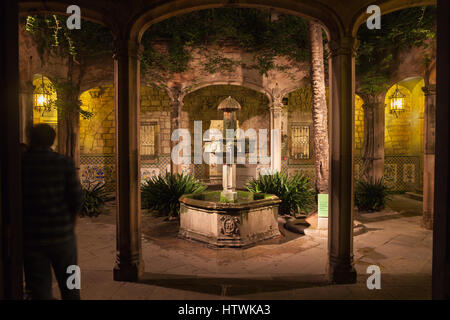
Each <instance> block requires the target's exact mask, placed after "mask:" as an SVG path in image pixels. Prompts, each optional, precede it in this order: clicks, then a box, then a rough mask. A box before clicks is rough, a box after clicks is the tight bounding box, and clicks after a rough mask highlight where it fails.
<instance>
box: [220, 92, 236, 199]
mask: <svg viewBox="0 0 450 320" xmlns="http://www.w3.org/2000/svg"><path fill="white" fill-rule="evenodd" d="M240 109H241V105H240V104H239V102H237V101H236V100H235V99H233V98H232V97H231V96H230V97H228V98H226V99H225V100H223V101H222V102H221V103H220V104H219V107H218V110H221V111H223V136H224V137H225V138H224V141H223V151H224V153H223V166H222V170H223V171H222V187H223V190H222V192H221V197H222V198H224V199H225V200H226V201H229V202H235V201H236V199H237V192H236V152H235V151H236V150H235V146H236V137H235V135H233V137H228V136H227V130H233V131H234V132H236V129H237V116H236V111H238V110H240Z"/></svg>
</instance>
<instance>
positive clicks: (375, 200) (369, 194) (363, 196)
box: [355, 178, 391, 212]
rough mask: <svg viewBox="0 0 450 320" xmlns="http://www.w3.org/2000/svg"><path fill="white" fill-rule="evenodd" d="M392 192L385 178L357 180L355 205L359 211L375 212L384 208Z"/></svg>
mask: <svg viewBox="0 0 450 320" xmlns="http://www.w3.org/2000/svg"><path fill="white" fill-rule="evenodd" d="M390 193H391V190H390V188H389V187H388V186H387V185H386V184H385V183H384V180H383V178H380V179H376V180H373V179H370V180H357V181H356V183H355V205H356V207H357V208H358V210H359V211H367V212H374V211H380V210H382V209H384V207H385V205H386V201H387V200H388V199H389V194H390Z"/></svg>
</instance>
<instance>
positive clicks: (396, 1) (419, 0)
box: [348, 0, 436, 37]
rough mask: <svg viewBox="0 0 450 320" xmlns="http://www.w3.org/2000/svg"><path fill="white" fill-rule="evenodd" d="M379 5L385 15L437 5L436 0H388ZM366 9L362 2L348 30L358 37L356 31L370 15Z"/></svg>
mask: <svg viewBox="0 0 450 320" xmlns="http://www.w3.org/2000/svg"><path fill="white" fill-rule="evenodd" d="M377 5H378V6H379V7H380V9H381V14H382V15H384V14H388V13H391V12H394V11H398V10H402V9H407V8H413V7H420V6H428V5H436V0H387V1H383V2H381V3H378V4H377ZM366 10H367V4H361V6H360V8H359V10H358V11H357V13H356V14H355V15H354V16H353V18H352V19H351V23H350V25H349V26H348V30H351V34H352V36H354V37H356V33H357V32H358V28H359V26H360V25H361V24H363V23H364V21H365V20H366V19H367V17H368V15H367V13H366Z"/></svg>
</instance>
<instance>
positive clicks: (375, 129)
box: [362, 95, 384, 181]
mask: <svg viewBox="0 0 450 320" xmlns="http://www.w3.org/2000/svg"><path fill="white" fill-rule="evenodd" d="M363 99H364V104H363V109H364V146H363V156H362V161H363V167H362V172H363V176H364V177H365V178H366V179H367V180H368V181H370V180H371V179H373V181H375V180H378V179H380V178H382V177H383V175H384V99H383V98H382V96H381V95H380V96H379V97H376V98H371V97H367V96H366V97H364V96H363Z"/></svg>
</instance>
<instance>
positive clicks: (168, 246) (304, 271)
mask: <svg viewBox="0 0 450 320" xmlns="http://www.w3.org/2000/svg"><path fill="white" fill-rule="evenodd" d="M393 202H395V203H396V204H395V205H396V206H397V207H396V210H398V211H399V212H401V214H398V211H397V212H394V213H392V212H391V211H392V210H391V211H389V213H388V214H384V215H383V214H378V217H377V216H373V217H368V218H367V219H364V218H363V220H364V222H363V223H364V225H365V227H366V228H365V233H363V234H361V235H358V236H355V238H354V259H355V268H356V270H357V272H358V282H357V283H356V284H353V285H328V283H327V282H326V279H325V269H326V262H327V248H328V244H327V239H324V238H321V237H313V236H302V237H293V236H290V237H289V239H287V240H285V241H272V242H266V243H263V244H261V245H257V246H254V247H251V248H248V249H212V248H208V247H207V246H206V245H204V244H201V243H199V242H193V241H186V240H183V239H179V238H177V237H176V230H177V229H176V225H174V224H171V225H167V224H166V225H164V223H161V225H162V226H163V228H161V229H158V228H157V227H158V225H157V224H154V225H148V224H149V223H152V222H154V220H151V219H149V218H148V217H145V218H143V230H144V232H143V243H142V252H143V258H144V263H145V275H144V278H143V280H142V281H141V282H140V283H126V282H116V281H113V276H112V269H113V266H114V260H115V232H116V229H115V217H114V215H113V214H105V215H103V216H100V217H98V218H83V219H80V220H79V223H78V227H77V236H78V249H79V264H80V267H81V271H82V289H81V294H82V298H83V299H183V300H184V299H186V300H189V299H229V298H232V299H399V298H401V299H430V298H431V257H432V232H431V231H428V230H425V229H423V228H421V226H420V220H421V217H420V214H419V213H420V210H421V209H420V205H421V203H420V202H418V201H415V200H411V199H406V200H405V199H403V197H401V196H394V200H393ZM402 203H403V204H404V207H405V208H408V209H407V210H403V209H402V210H400V209H399V208H398V205H399V204H400V205H401V204H402ZM411 208H412V209H411ZM380 217H382V219H380ZM359 220H360V221H361V218H359ZM372 264H374V265H378V266H380V268H381V270H382V289H381V290H369V289H367V286H366V280H367V278H368V276H369V275H368V274H366V270H367V267H368V266H369V265H372ZM54 289H55V293H56V292H57V287H56V285H55V286H54Z"/></svg>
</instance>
